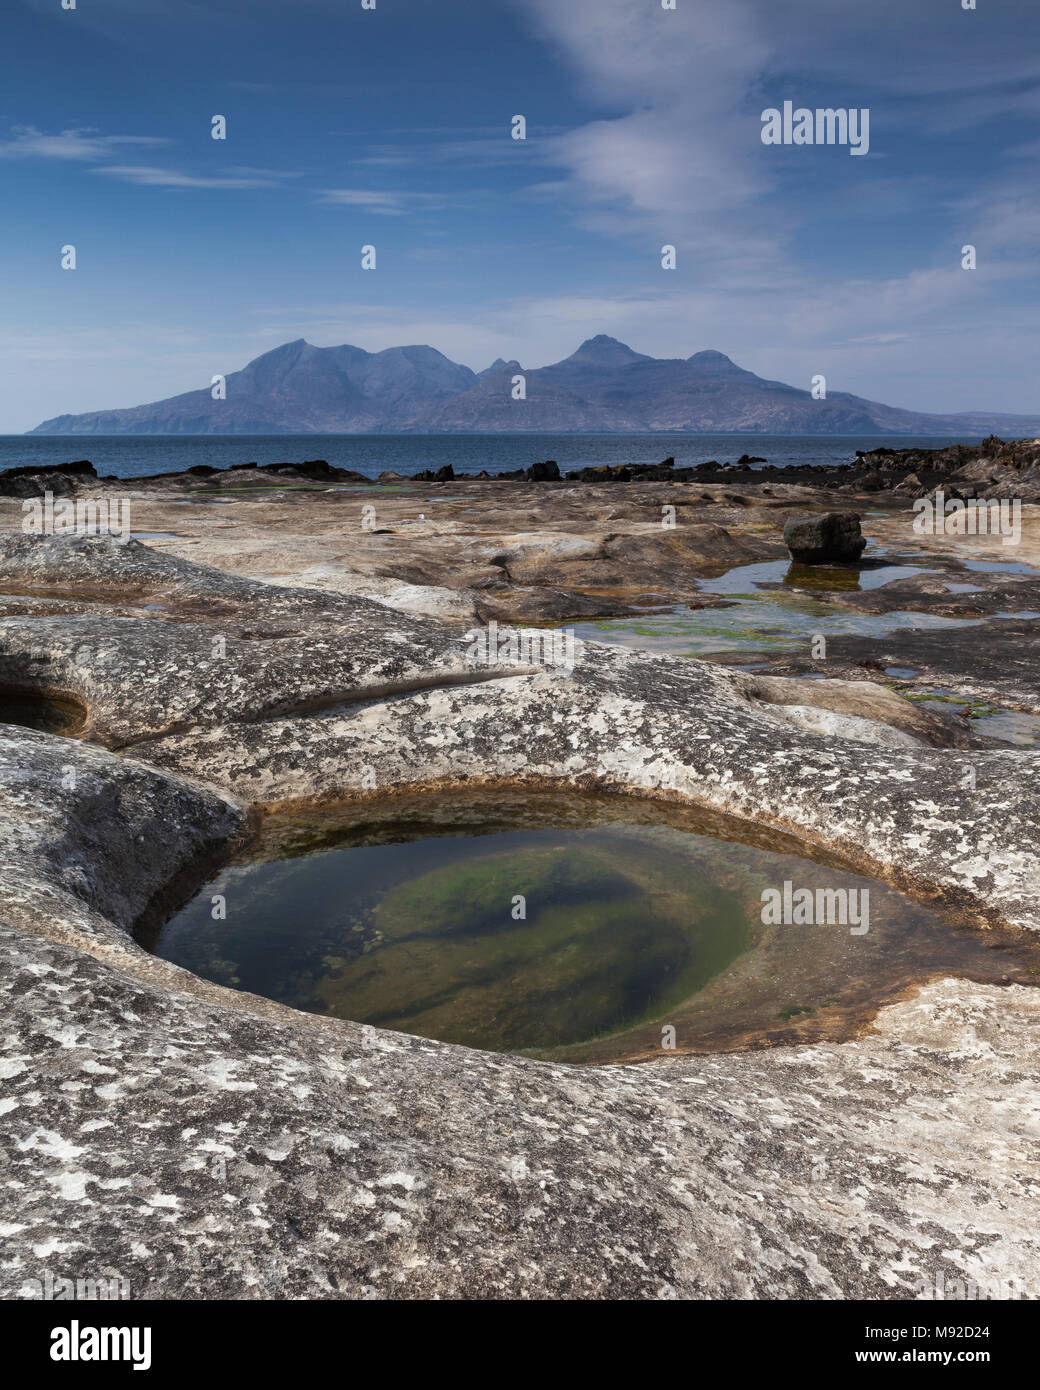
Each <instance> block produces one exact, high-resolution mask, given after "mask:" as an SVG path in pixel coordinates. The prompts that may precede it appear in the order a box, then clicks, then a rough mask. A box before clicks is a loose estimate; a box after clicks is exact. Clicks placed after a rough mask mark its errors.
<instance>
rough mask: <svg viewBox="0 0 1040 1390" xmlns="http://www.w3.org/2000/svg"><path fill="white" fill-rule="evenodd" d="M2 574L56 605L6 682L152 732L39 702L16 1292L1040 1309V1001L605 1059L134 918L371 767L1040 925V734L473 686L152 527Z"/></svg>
mask: <svg viewBox="0 0 1040 1390" xmlns="http://www.w3.org/2000/svg"><path fill="white" fill-rule="evenodd" d="M0 578H2V579H3V580H4V581H6V584H7V586H8V587H9V589H10V590H11V591H18V592H20V593H21V594H22V595H23V596H25V595H30V596H31V594H32V593H33V592H34V591H36V592H38V593H39V594H40V595H41V599H40V605H41V606H40V608H39V610H38V611H37V612H35V613H29V612H28V611H24V610H23V611H22V612H21V614H20V616H17V617H12V618H8V619H6V620H5V621H3V622H2V623H0V666H2V672H0V678H2V679H3V680H4V681H6V682H12V681H15V680H17V682H19V683H20V684H21V685H23V686H28V687H30V688H34V689H41V690H42V689H50V690H62V691H64V692H65V693H67V694H69V695H71V696H74V697H77V698H79V699H80V700H82V701H83V702H84V704H85V705H86V706H87V707H88V710H89V719H90V725H89V731H90V734H91V736H92V737H93V738H95V739H96V740H97V741H98V743H101V744H105V743H107V744H108V745H109V747H110V748H112V749H115V748H118V747H122V748H124V749H126V750H127V751H125V752H123V753H121V754H120V753H118V752H115V751H109V750H108V749H107V748H105V747H101V746H91V745H89V744H83V743H70V742H69V741H67V740H63V739H58V738H53V737H50V736H48V735H45V734H38V733H33V732H31V731H29V730H25V729H20V728H16V727H14V726H10V725H6V726H0V843H2V844H3V846H4V853H3V856H2V862H0V924H2V925H0V955H2V957H3V964H2V967H0V991H2V993H3V1008H2V1019H3V1026H2V1029H0V1031H2V1035H3V1042H2V1049H0V1077H2V1078H3V1089H2V1093H0V1126H2V1132H3V1152H4V1154H5V1172H4V1175H3V1180H2V1187H0V1191H2V1193H3V1200H2V1211H0V1221H2V1222H3V1231H4V1247H3V1255H2V1258H0V1293H2V1294H4V1295H6V1296H8V1297H11V1296H13V1297H25V1296H31V1295H32V1292H33V1289H34V1287H35V1286H34V1284H33V1282H32V1281H34V1280H38V1279H39V1278H41V1277H42V1275H43V1273H44V1271H46V1270H50V1271H52V1272H53V1273H54V1274H56V1275H60V1276H62V1277H66V1278H76V1277H97V1276H98V1275H99V1274H101V1273H103V1272H104V1271H106V1270H108V1271H114V1272H117V1273H118V1274H120V1275H122V1276H123V1277H125V1278H126V1279H127V1280H128V1281H129V1283H130V1288H131V1293H132V1295H133V1296H134V1297H136V1298H196V1297H206V1298H221V1297H231V1298H294V1297H305V1298H356V1297H427V1296H432V1297H451V1298H462V1297H531V1298H538V1297H609V1298H629V1297H636V1298H670V1297H762V1298H796V1297H813V1298H847V1297H855V1296H863V1297H869V1298H885V1297H897V1298H898V1297H907V1296H913V1295H914V1293H915V1292H916V1290H917V1287H918V1281H919V1280H921V1279H924V1280H927V1281H928V1282H929V1283H930V1284H931V1283H933V1282H934V1280H935V1278H936V1277H937V1276H938V1275H940V1274H942V1275H943V1276H944V1277H945V1278H946V1279H947V1280H949V1279H953V1278H962V1279H973V1280H975V1281H977V1282H980V1283H981V1282H991V1281H996V1280H998V1279H999V1280H1009V1279H1011V1280H1014V1281H1015V1284H1016V1286H1017V1287H1018V1288H1019V1289H1020V1290H1021V1291H1022V1292H1023V1293H1024V1294H1025V1295H1026V1296H1032V1297H1036V1296H1037V1293H1038V1285H1040V1275H1038V1271H1040V1198H1038V1193H1040V1161H1038V1158H1037V1148H1036V1136H1037V1132H1038V1129H1040V1085H1038V1082H1037V1075H1038V1062H1040V1057H1038V1055H1037V1054H1038V1050H1040V1042H1038V1039H1040V1032H1038V1023H1040V992H1037V991H1033V990H1030V989H1024V988H1018V987H1010V988H1006V989H997V988H994V987H990V986H981V985H976V984H972V983H969V982H965V981H952V980H939V981H933V982H932V983H931V984H929V985H927V986H926V987H925V988H923V989H922V990H921V991H920V992H919V993H918V994H917V995H916V996H915V997H914V998H912V999H908V1000H905V1001H902V1002H900V1003H898V1004H895V1005H892V1006H890V1007H889V1008H887V1009H885V1010H883V1011H882V1013H881V1014H880V1015H879V1017H878V1020H877V1025H876V1030H875V1031H874V1032H873V1033H871V1034H869V1035H868V1036H866V1037H865V1038H863V1039H861V1040H859V1041H858V1042H855V1043H843V1044H819V1045H815V1046H812V1047H798V1048H791V1049H775V1050H772V1051H768V1052H757V1053H750V1054H744V1055H733V1054H728V1055H725V1056H719V1057H697V1058H689V1059H682V1058H676V1059H672V1060H671V1061H667V1062H661V1063H660V1064H657V1065H652V1064H651V1065H643V1066H636V1067H606V1068H602V1069H574V1068H568V1067H562V1066H554V1065H548V1064H543V1063H536V1062H532V1061H528V1060H525V1059H519V1058H512V1057H504V1056H496V1055H493V1054H488V1053H480V1052H474V1051H470V1050H468V1049H465V1048H459V1047H452V1046H449V1045H445V1044H439V1043H432V1042H427V1041H423V1040H420V1039H417V1038H409V1037H405V1036H402V1035H399V1034H393V1033H383V1032H379V1031H377V1030H372V1029H362V1028H359V1027H357V1026H355V1025H352V1024H347V1023H340V1022H338V1021H334V1020H324V1019H319V1018H315V1017H311V1016H307V1015H303V1014H299V1013H295V1012H293V1011H291V1010H288V1009H284V1008H281V1007H279V1006H277V1005H275V1004H273V1003H270V1002H268V1001H264V1000H259V999H255V998H253V997H252V996H247V995H241V994H236V993H234V992H231V991H227V990H223V989H220V988H219V987H217V986H214V985H211V984H208V983H207V982H204V981H202V980H199V979H197V978H195V977H193V976H191V975H189V974H187V973H186V972H184V971H181V970H179V969H177V968H176V967H174V966H172V965H169V964H168V963H166V962H163V961H159V960H156V959H155V958H153V957H150V956H148V955H147V954H145V953H144V952H143V951H142V950H141V949H140V948H139V947H137V946H136V945H135V944H134V942H133V941H132V940H131V938H130V936H129V935H128V931H129V928H130V927H131V926H132V924H133V923H134V922H135V921H136V920H137V919H138V918H139V917H140V915H141V913H142V912H143V911H145V909H146V908H148V906H149V905H150V904H151V905H152V906H154V905H155V903H156V900H157V898H161V895H162V892H163V890H164V888H165V887H166V886H167V885H168V884H169V883H170V882H171V881H175V880H177V878H178V876H181V877H183V876H184V875H186V874H188V873H190V872H192V871H193V870H194V871H198V868H199V866H200V865H202V864H204V863H205V862H206V861H207V860H208V859H209V858H211V857H212V856H213V855H214V854H215V853H217V852H218V851H219V848H220V846H221V845H223V844H224V843H226V841H227V840H228V839H229V838H230V837H232V836H233V835H234V834H235V833H236V831H237V830H238V829H239V828H240V827H241V825H242V823H243V820H244V818H245V816H246V814H247V813H248V810H249V808H250V806H251V805H257V804H264V803H266V802H271V801H278V800H290V799H292V798H293V797H294V796H300V795H307V796H313V795H322V794H329V795H332V794H336V793H339V794H342V793H344V792H347V793H350V792H351V791H357V790H359V788H360V787H361V786H362V785H363V784H362V782H361V780H360V779H361V772H362V770H363V769H364V768H368V769H370V770H372V771H374V773H375V775H376V785H377V787H379V788H385V787H397V786H403V785H414V784H416V783H421V782H444V781H448V780H455V781H458V780H460V779H462V778H496V777H499V778H505V779H508V780H523V779H524V778H527V779H530V780H533V781H535V782H537V783H538V784H541V785H544V784H546V783H551V784H555V785H561V784H562V785H601V786H612V787H615V788H617V789H620V790H626V791H630V792H638V793H641V794H643V795H657V796H662V795H663V796H667V797H669V798H670V799H680V800H685V801H690V802H698V803H701V804H705V805H711V806H715V807H717V808H718V809H723V810H728V811H730V812H731V813H735V814H738V815H742V816H744V817H745V818H756V819H759V820H761V821H764V822H765V823H767V824H774V825H778V826H782V827H785V828H788V829H794V830H796V831H797V832H798V833H800V834H801V835H802V837H803V838H804V839H806V840H808V841H815V842H817V843H832V844H836V845H838V846H839V847H840V848H842V849H843V850H844V851H845V852H846V854H847V855H848V856H849V857H852V847H853V846H854V845H858V846H859V847H860V851H859V852H860V860H861V862H864V863H874V864H879V865H884V866H887V868H888V869H889V870H890V874H889V876H892V877H895V878H896V879H899V877H900V876H902V877H903V879H904V880H905V881H906V882H907V883H913V884H915V885H918V886H920V885H924V886H927V887H930V888H931V889H932V890H933V891H934V892H936V893H937V894H941V895H944V896H946V897H948V898H949V899H951V900H954V901H960V902H961V903H962V904H964V905H965V906H968V907H971V908H973V909H974V910H975V912H976V913H977V916H978V919H979V921H980V922H981V923H984V922H985V921H987V920H990V921H998V920H1001V921H1015V922H1018V923H1020V924H1023V925H1027V926H1034V927H1035V926H1036V925H1037V923H1038V903H1040V876H1038V872H1037V863H1036V827H1037V814H1036V811H1037V805H1036V792H1035V790H1034V788H1035V787H1036V783H1037V771H1038V766H1040V755H1037V754H1033V753H1029V752H1022V753H1018V752H1009V753H1004V752H990V751H974V750H973V751H972V752H971V753H970V754H966V753H965V752H964V751H962V750H956V751H954V750H949V749H936V748H929V747H925V746H924V745H923V744H918V743H915V742H914V741H913V740H910V742H909V743H907V744H906V745H901V746H898V747H882V746H879V745H876V744H875V745H872V744H868V743H866V742H864V741H863V740H864V738H865V737H868V736H869V732H865V731H864V730H863V729H862V728H860V727H858V725H860V724H867V725H869V726H870V728H872V729H874V730H881V729H885V728H887V725H883V724H876V723H873V721H871V720H858V721H857V720H855V719H850V720H849V721H848V722H847V723H845V724H842V723H841V719H842V716H840V715H839V716H836V719H837V722H832V723H830V724H829V725H827V726H826V727H824V726H823V725H819V724H817V725H816V726H815V731H814V728H813V727H812V721H811V720H808V721H807V722H806V723H805V724H803V725H799V724H798V723H797V717H796V716H795V717H794V718H792V710H795V711H797V710H798V709H799V706H798V705H790V704H776V705H774V704H772V703H769V702H768V701H766V700H764V699H762V698H761V697H758V698H756V697H755V695H754V692H753V691H751V692H749V690H748V688H747V687H746V685H745V684H743V683H742V682H741V679H740V677H739V676H738V675H737V674H736V673H730V672H725V671H723V670H720V669H718V668H714V667H709V666H707V665H705V664H704V663H699V662H684V661H672V660H666V659H663V658H644V657H638V656H632V655H630V654H626V653H623V652H617V651H607V650H606V649H604V648H600V647H593V648H589V649H588V650H587V652H586V655H585V659H583V660H582V661H581V662H580V663H579V665H578V667H577V668H576V670H575V673H574V675H573V676H570V677H564V676H562V675H556V674H550V673H548V672H545V671H541V672H534V671H521V672H517V671H512V672H508V673H504V672H496V671H489V672H487V673H486V675H487V679H483V680H478V681H476V682H474V681H473V673H472V672H469V673H467V672H466V670H465V668H464V665H463V664H461V662H460V657H459V652H460V650H461V649H460V646H459V642H458V635H457V634H451V633H448V632H446V631H444V630H442V629H440V628H439V627H438V625H437V624H434V623H429V622H422V621H420V620H418V619H411V618H408V617H406V616H404V615H401V614H395V613H392V612H388V610H386V609H385V608H381V607H380V606H379V605H377V604H366V602H365V601H364V600H357V599H355V600H350V599H344V598H340V597H337V596H330V595H322V594H317V593H314V592H302V591H293V590H284V589H272V588H261V586H258V585H254V584H251V583H249V582H248V581H244V580H237V579H230V578H229V577H227V576H223V575H220V574H219V573H218V572H215V571H207V570H203V569H201V568H199V567H196V566H191V565H188V564H186V563H185V562H183V561H177V560H173V559H171V558H170V557H161V556H156V555H155V554H154V553H152V552H149V551H147V550H145V549H144V548H143V547H138V546H132V547H126V548H125V549H120V548H118V547H112V546H108V545H106V544H103V543H76V542H73V543H64V544H60V545H59V544H57V543H42V544H41V543H25V542H8V543H7V548H6V550H5V551H4V552H3V554H2V555H0ZM62 585H64V586H65V590H64V591H62V588H61V586H62ZM0 587H3V585H0ZM76 592H79V593H80V594H81V595H82V596H84V597H83V598H82V601H80V602H79V603H78V604H77V602H76V601H75V597H74V596H75V594H76ZM258 592H259V593H262V596H263V597H262V602H260V601H258V600H257V594H258ZM88 593H89V595H90V597H89V599H88V598H87V597H86V595H88ZM145 600H147V602H145ZM23 602H24V603H25V604H27V606H28V607H31V606H32V602H31V600H30V599H24V598H23ZM138 603H139V604H140V605H141V606H140V608H137V609H135V607H134V605H135V604H138ZM48 604H50V605H59V606H61V607H62V611H61V613H60V615H59V613H57V612H55V611H54V610H53V608H50V609H49V608H48V606H47V605H48ZM117 610H118V611H117ZM44 612H50V613H51V616H50V617H48V618H47V620H46V621H45V622H41V614H42V613H44ZM157 614H161V615H162V616H157ZM215 625H216V626H215ZM218 628H219V630H220V631H221V632H222V633H223V634H224V635H225V636H226V637H227V651H228V654H229V655H227V656H225V657H224V658H222V662H223V664H220V663H216V662H213V663H208V658H207V655H206V653H207V652H209V651H210V650H211V647H212V643H211V639H212V636H213V634H214V632H215V631H216V630H217V629H218ZM165 692H169V701H168V702H167V700H166V699H165ZM276 696H277V699H276V698H275V697H276ZM806 708H808V706H806ZM809 712H810V714H811V713H812V711H811V710H810V711H809ZM965 757H970V759H971V762H972V765H973V766H974V767H975V770H976V774H977V789H976V791H975V792H974V793H972V794H968V793H963V792H959V791H958V778H957V777H956V776H955V773H956V771H957V769H958V768H960V767H961V766H962V764H963V760H964V758H965ZM69 769H72V770H73V771H74V773H75V775H74V776H73V777H71V778H70V777H69V775H68V772H69Z"/></svg>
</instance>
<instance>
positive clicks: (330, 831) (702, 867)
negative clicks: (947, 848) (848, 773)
mask: <svg viewBox="0 0 1040 1390" xmlns="http://www.w3.org/2000/svg"><path fill="white" fill-rule="evenodd" d="M785 885H786V886H787V887H786V890H785ZM801 890H808V891H809V898H808V899H806V898H805V897H804V896H803V897H802V898H800V899H798V901H800V902H801V903H802V904H803V907H802V909H801V910H800V911H799V910H795V911H794V912H792V911H790V907H789V906H788V907H787V909H786V910H785V905H784V903H785V899H784V895H785V891H786V892H787V894H788V898H787V903H788V905H790V904H793V903H794V902H795V894H797V893H799V891H801ZM764 894H765V895H766V896H765V898H764V897H763V895H764ZM821 894H822V895H823V896H821ZM864 894H867V897H866V898H864V896H863V895H864ZM835 895H836V896H835ZM807 903H808V904H809V906H808V907H806V906H805V904H807ZM842 903H844V904H845V905H846V907H847V909H848V911H847V917H848V919H849V920H847V921H841V920H840V916H841V911H840V908H841V904H842ZM764 905H765V907H766V914H765V915H766V917H767V918H768V919H769V920H765V921H764V920H763V908H764ZM828 905H829V907H828ZM806 912H808V913H809V915H810V917H811V918H812V919H813V920H808V921H805V920H801V919H802V918H804V917H805V916H806ZM828 912H829V915H830V916H831V917H833V918H835V919H836V920H818V919H817V918H818V916H823V917H824V918H826V917H827V916H828ZM774 916H779V917H780V918H781V920H779V921H773V920H771V919H772V917H774ZM788 917H790V918H791V919H792V920H790V921H788V920H786V918H788ZM864 922H865V923H866V930H862V926H863V924H864ZM853 928H855V930H854V929H853ZM1023 935H1024V934H1023ZM141 936H142V939H145V944H147V945H149V946H151V948H152V949H154V950H155V951H156V952H157V954H158V955H159V956H161V957H163V958H164V959H167V960H170V961H173V962H175V963H176V964H178V965H181V966H184V967H186V968H187V969H189V970H191V971H193V972H195V973H196V974H198V975H200V976H203V977H204V978H206V979H208V980H212V981H215V982H217V983H219V984H222V985H228V986H230V987H232V988H234V989H241V990H248V991H250V992H252V993H255V994H259V995H263V996H266V997H268V998H270V999H274V1000H277V1001H279V1002H281V1003H283V1004H287V1005H291V1006H293V1007H296V1008H299V1009H304V1010H308V1011H312V1012H315V1013H319V1014H327V1015H331V1016H334V1017H337V1018H342V1019H351V1020H353V1021H355V1022H358V1023H362V1024H370V1025H373V1026H376V1027H379V1028H389V1029H395V1030H398V1031H402V1032H406V1033H412V1034H417V1035H419V1036H421V1037H427V1038H436V1039H439V1040H442V1041H445V1042H453V1043H463V1044H466V1045H468V1046H471V1047H478V1048H485V1049H491V1050H496V1051H503V1052H519V1053H526V1054H529V1055H534V1056H539V1057H545V1058H553V1059H558V1060H564V1061H574V1062H581V1061H586V1062H607V1061H617V1060H638V1059H644V1058H648V1057H650V1056H653V1055H664V1054H667V1053H668V1052H670V1051H671V1050H673V1049H672V1045H673V1044H674V1050H677V1051H712V1050H719V1049H733V1048H740V1047H751V1046H759V1045H770V1044H773V1043H777V1042H784V1041H796V1040H808V1039H813V1038H819V1037H847V1036H851V1035H852V1034H854V1033H855V1032H856V1031H857V1030H858V1029H859V1028H861V1027H863V1026H865V1024H866V1022H867V1020H868V1019H869V1017H870V1016H871V1014H872V1012H873V1011H874V1010H875V1009H876V1007H877V1006H878V1005H879V1004H880V1003H882V1002H884V1001H885V1000H886V999H890V998H892V997H894V996H895V995H897V994H898V993H899V992H900V991H901V990H903V989H904V988H906V987H907V986H909V985H911V984H913V983H915V982H916V981H919V980H922V979H924V978H926V977H928V976H930V975H933V974H936V973H952V974H964V975H969V976H971V977H972V978H977V979H984V980H991V981H1000V980H1011V979H1013V980H1016V981H1019V982H1022V983H1032V982H1035V981H1037V980H1040V945H1038V944H1037V943H1034V942H1031V941H1027V940H1020V939H1018V937H1014V938H1012V937H1011V936H1010V935H1009V934H1008V933H1004V932H1001V933H992V932H988V933H985V934H981V933H978V932H976V931H973V930H971V929H969V928H968V927H967V925H965V924H962V925H954V924H952V923H950V922H948V921H947V920H945V919H944V918H943V917H942V916H941V915H939V914H938V913H937V912H935V911H934V910H932V909H931V908H929V907H927V906H924V905H922V904H920V903H917V902H914V901H912V900H911V899H910V898H908V897H905V896H903V895H902V894H900V893H898V892H896V891H895V890H894V889H892V888H890V887H888V886H886V885H884V884H881V883H878V882H872V881H871V880H869V879H867V878H864V877H861V876H859V875H856V874H853V873H850V872H848V871H847V870H845V869H842V868H840V867H839V866H837V865H836V864H834V863H829V862H816V861H814V860H812V859H809V858H807V857H806V856H805V851H804V850H800V849H799V848H798V847H797V846H796V845H795V844H794V843H793V842H789V841H787V840H786V839H785V838H784V837H782V836H776V835H767V834H765V833H764V832H761V831H756V830H755V829H754V828H753V827H747V826H745V825H737V824H736V823H735V822H730V821H729V820H727V819H725V818H722V817H718V816H712V815H708V814H706V813H698V814H696V815H695V814H693V813H692V812H689V811H687V810H685V809H682V808H677V807H674V806H668V805H662V804H659V803H647V802H641V801H635V800H631V799H628V798H619V797H605V796H592V795H583V796H564V795H558V794H555V793H548V792H545V793H531V792H525V793H523V794H522V795H521V794H519V793H515V792H502V791H497V792H490V791H484V792H478V791H474V790H470V791H468V792H466V793H465V794H460V795H447V794H445V795H441V796H429V795H426V796H423V797H417V796H397V797H393V798H387V799H385V800H380V801H379V802H378V803H376V802H373V803H368V804H366V803H353V804H351V805H346V806H342V807H339V808H332V809H326V810H323V811H321V812H312V813H297V814H294V815H282V816H275V817H272V818H270V819H268V821H267V822H266V823H265V825H264V827H263V829H262V830H261V832H260V834H259V836H258V838H257V839H255V840H254V841H253V842H252V843H251V844H250V845H248V846H247V847H246V848H245V849H244V850H243V851H242V852H241V853H240V854H239V855H238V856H237V858H236V859H235V860H234V861H233V862H231V863H229V864H228V865H227V866H226V867H225V868H224V869H223V870H222V871H221V872H219V873H218V874H216V875H215V876H214V877H212V878H211V879H210V880H209V881H208V882H206V883H205V884H204V885H202V887H201V888H200V889H199V890H198V891H197V892H196V894H195V896H194V897H193V898H192V899H191V901H189V902H188V903H187V904H186V905H184V906H183V907H182V908H181V909H180V910H179V911H177V912H176V913H175V914H174V915H173V916H172V917H171V918H170V919H169V920H168V921H167V922H166V923H165V925H163V926H162V927H161V929H160V930H158V932H157V933H156V932H155V931H154V930H153V931H152V933H151V936H150V939H146V938H147V937H148V934H147V933H142V934H141Z"/></svg>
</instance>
